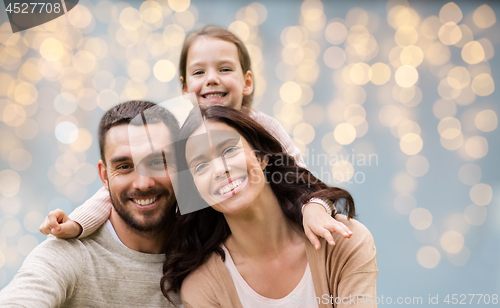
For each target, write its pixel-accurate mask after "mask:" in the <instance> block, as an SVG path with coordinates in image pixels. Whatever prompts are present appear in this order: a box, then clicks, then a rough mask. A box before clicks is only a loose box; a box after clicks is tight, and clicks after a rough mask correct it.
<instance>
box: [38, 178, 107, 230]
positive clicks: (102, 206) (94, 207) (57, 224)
mask: <svg viewBox="0 0 500 308" xmlns="http://www.w3.org/2000/svg"><path fill="white" fill-rule="evenodd" d="M111 207H112V204H111V199H110V197H109V192H108V190H106V189H105V188H104V187H101V189H99V190H98V191H97V192H96V193H95V194H94V195H93V196H92V197H91V198H90V199H88V200H87V201H85V203H84V204H82V205H81V206H79V207H77V208H76V209H75V210H74V211H73V213H71V214H70V215H69V217H68V216H67V215H66V213H64V212H63V211H62V210H59V209H58V210H55V211H52V212H50V213H49V215H48V216H47V217H46V218H45V221H44V222H43V223H42V225H41V226H40V232H42V233H43V234H52V235H54V236H56V237H58V238H75V237H78V238H82V237H86V236H88V235H90V234H92V233H93V232H94V231H95V230H97V229H98V228H99V227H100V226H101V225H102V224H103V223H105V222H106V220H107V219H108V218H109V215H110V213H111Z"/></svg>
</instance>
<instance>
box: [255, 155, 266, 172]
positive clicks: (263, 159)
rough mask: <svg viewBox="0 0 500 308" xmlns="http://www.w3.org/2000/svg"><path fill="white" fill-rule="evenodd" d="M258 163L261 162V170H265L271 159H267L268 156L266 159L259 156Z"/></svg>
mask: <svg viewBox="0 0 500 308" xmlns="http://www.w3.org/2000/svg"><path fill="white" fill-rule="evenodd" d="M257 161H258V162H259V164H260V167H261V169H262V170H264V169H266V167H267V164H268V163H269V157H267V155H264V158H262V157H261V156H257Z"/></svg>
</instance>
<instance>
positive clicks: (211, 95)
mask: <svg viewBox="0 0 500 308" xmlns="http://www.w3.org/2000/svg"><path fill="white" fill-rule="evenodd" d="M225 95H226V93H210V94H205V95H203V97H204V98H214V97H224V96H225Z"/></svg>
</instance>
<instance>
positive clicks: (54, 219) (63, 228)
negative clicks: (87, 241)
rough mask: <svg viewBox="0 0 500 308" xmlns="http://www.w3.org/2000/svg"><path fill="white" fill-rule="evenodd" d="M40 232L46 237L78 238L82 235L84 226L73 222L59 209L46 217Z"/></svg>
mask: <svg viewBox="0 0 500 308" xmlns="http://www.w3.org/2000/svg"><path fill="white" fill-rule="evenodd" d="M39 230H40V232H42V233H43V234H45V235H49V234H52V235H54V236H55V237H57V238H76V237H78V236H79V235H80V234H81V233H82V226H80V224H79V223H77V222H75V221H73V220H71V219H70V218H69V217H68V215H66V213H64V211H63V210H60V209H57V210H55V211H52V212H50V213H49V215H47V217H45V220H44V221H43V223H42V224H41V225H40V228H39Z"/></svg>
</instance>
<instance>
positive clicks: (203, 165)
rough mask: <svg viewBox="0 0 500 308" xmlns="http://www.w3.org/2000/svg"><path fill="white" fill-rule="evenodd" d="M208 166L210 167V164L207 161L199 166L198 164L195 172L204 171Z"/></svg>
mask: <svg viewBox="0 0 500 308" xmlns="http://www.w3.org/2000/svg"><path fill="white" fill-rule="evenodd" d="M207 167H208V164H207V163H202V164H198V166H196V167H195V168H194V173H199V172H202V171H203V170H205V169H206V168H207Z"/></svg>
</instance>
